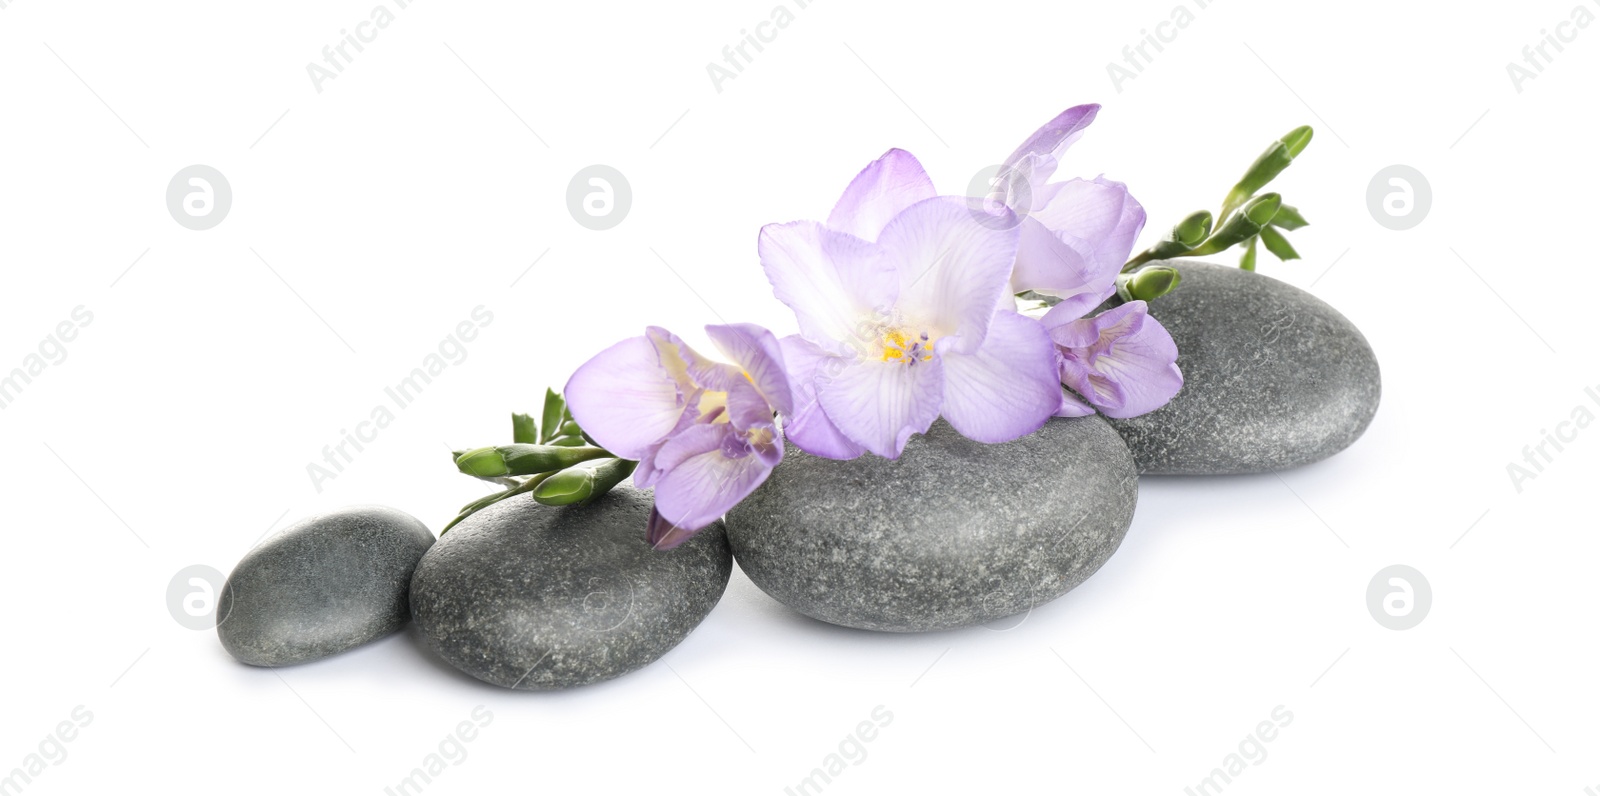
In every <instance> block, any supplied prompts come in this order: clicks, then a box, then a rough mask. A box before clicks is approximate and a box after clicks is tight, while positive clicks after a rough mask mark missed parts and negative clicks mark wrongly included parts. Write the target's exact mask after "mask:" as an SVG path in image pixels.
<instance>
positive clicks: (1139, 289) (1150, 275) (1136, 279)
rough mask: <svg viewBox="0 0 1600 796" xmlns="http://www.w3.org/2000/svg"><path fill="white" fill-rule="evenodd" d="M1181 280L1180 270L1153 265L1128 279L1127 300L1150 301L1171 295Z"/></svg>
mask: <svg viewBox="0 0 1600 796" xmlns="http://www.w3.org/2000/svg"><path fill="white" fill-rule="evenodd" d="M1181 279H1182V276H1181V275H1180V274H1179V273H1178V270H1177V269H1176V268H1171V267H1169V266H1165V265H1152V266H1150V267H1148V268H1142V269H1140V270H1139V271H1138V272H1136V273H1134V274H1133V275H1132V276H1130V277H1128V279H1127V286H1126V288H1127V289H1126V291H1125V293H1126V295H1125V298H1126V299H1128V300H1130V301H1150V300H1151V299H1155V298H1160V297H1161V296H1165V295H1166V294H1168V293H1171V292H1172V290H1173V288H1176V287H1177V286H1178V282H1179V281H1180V280H1181ZM1119 292H1123V291H1119Z"/></svg>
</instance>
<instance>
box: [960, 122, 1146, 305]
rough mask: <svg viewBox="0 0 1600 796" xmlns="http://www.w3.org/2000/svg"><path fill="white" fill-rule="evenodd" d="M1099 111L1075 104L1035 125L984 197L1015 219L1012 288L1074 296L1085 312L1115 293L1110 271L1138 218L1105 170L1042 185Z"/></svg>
mask: <svg viewBox="0 0 1600 796" xmlns="http://www.w3.org/2000/svg"><path fill="white" fill-rule="evenodd" d="M1099 111H1100V106H1099V105H1093V104H1090V105H1078V106H1076V107H1072V108H1068V109H1067V110H1065V111H1062V112H1061V114H1060V115H1059V116H1057V117H1056V118H1054V119H1051V120H1050V121H1049V122H1047V123H1046V124H1045V125H1044V126H1043V127H1041V128H1039V129H1038V130H1037V131H1036V132H1034V134H1033V135H1031V136H1029V137H1028V139H1027V140H1026V141H1024V142H1022V145H1021V146H1019V147H1017V150H1016V151H1015V152H1013V153H1011V156H1010V157H1008V158H1006V160H1005V162H1004V163H1003V164H1001V167H1000V173H999V175H998V176H997V177H996V180H995V188H994V192H993V193H992V194H991V198H992V199H997V200H1000V201H1002V202H1004V204H1005V206H1006V207H1008V208H1010V209H1011V210H1012V211H1013V212H1015V213H1016V214H1017V216H1018V217H1019V218H1020V224H1019V226H1020V228H1021V236H1020V238H1019V243H1018V246H1017V265H1016V269H1015V271H1014V272H1013V273H1012V278H1011V284H1012V289H1013V292H1016V293H1021V292H1023V291H1026V290H1032V291H1034V292H1035V293H1039V294H1042V295H1049V296H1055V297H1057V298H1061V299H1064V300H1075V301H1076V302H1077V303H1078V304H1082V305H1086V306H1083V310H1084V312H1087V311H1088V310H1089V309H1092V308H1093V307H1094V306H1095V305H1097V304H1099V303H1100V302H1102V301H1104V300H1106V299H1107V298H1109V297H1110V296H1111V294H1112V293H1113V292H1114V291H1115V290H1116V278H1117V272H1118V271H1120V270H1121V268H1122V264H1123V263H1125V262H1127V261H1128V255H1129V253H1131V252H1132V251H1133V244H1134V241H1135V239H1137V238H1138V237H1139V232H1140V231H1141V230H1142V229H1144V222H1145V212H1144V207H1143V206H1141V205H1140V204H1139V202H1138V201H1136V200H1135V199H1134V198H1133V196H1132V195H1131V194H1129V193H1128V187H1127V186H1126V185H1124V184H1122V183H1120V182H1115V181H1112V180H1107V179H1106V178H1105V177H1104V175H1102V176H1099V177H1096V178H1094V179H1093V180H1085V179H1081V178H1074V179H1070V180H1066V181H1063V182H1054V183H1052V182H1049V180H1050V178H1051V177H1052V176H1053V175H1054V174H1055V172H1056V168H1057V166H1059V165H1060V158H1061V156H1062V154H1063V153H1064V152H1065V151H1066V150H1067V148H1068V147H1070V146H1071V145H1072V144H1073V143H1074V142H1076V141H1077V140H1078V139H1079V138H1081V137H1083V133H1084V131H1085V130H1087V129H1088V127H1089V125H1090V124H1091V123H1092V122H1093V121H1094V118H1095V115H1096V114H1097V113H1099ZM1079 314H1080V315H1081V314H1082V313H1079Z"/></svg>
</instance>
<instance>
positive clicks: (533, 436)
mask: <svg viewBox="0 0 1600 796" xmlns="http://www.w3.org/2000/svg"><path fill="white" fill-rule="evenodd" d="M511 441H512V442H522V443H527V444H529V445H533V444H536V443H538V442H539V424H538V423H535V422H534V420H533V415H525V414H522V413H521V412H513V413H512V414H511Z"/></svg>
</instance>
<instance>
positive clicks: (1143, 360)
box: [1044, 301, 1183, 417]
mask: <svg viewBox="0 0 1600 796" xmlns="http://www.w3.org/2000/svg"><path fill="white" fill-rule="evenodd" d="M1062 306H1063V305H1061V304H1057V305H1056V307H1055V308H1054V309H1051V310H1050V312H1048V313H1045V316H1044V326H1045V328H1046V329H1048V330H1050V339H1051V340H1052V341H1053V342H1054V343H1055V344H1056V365H1057V367H1058V368H1059V369H1060V372H1061V383H1062V384H1065V385H1066V386H1068V387H1071V388H1072V389H1073V390H1075V391H1077V393H1078V394H1079V395H1081V396H1083V397H1084V398H1085V399H1087V400H1088V402H1089V403H1090V404H1092V405H1093V406H1094V407H1095V408H1097V409H1099V410H1100V411H1101V412H1102V413H1104V414H1105V415H1106V416H1107V417H1138V416H1139V415H1142V414H1145V413H1146V412H1152V411H1155V410H1156V409H1160V408H1161V407H1162V406H1164V405H1166V403H1167V401H1170V400H1172V396H1174V395H1177V394H1178V389H1179V388H1180V387H1182V386H1183V374H1182V373H1181V372H1179V370H1178V366H1177V364H1176V363H1177V359H1178V347H1177V345H1175V344H1174V343H1173V342H1172V336H1171V335H1169V334H1168V333H1167V330H1166V328H1165V327H1163V326H1162V325H1161V323H1160V322H1159V321H1157V320H1156V319H1155V318H1152V317H1150V313H1149V312H1148V308H1147V306H1146V304H1145V303H1144V302H1143V301H1130V302H1128V303H1126V304H1123V305H1121V306H1119V307H1113V308H1112V309H1109V310H1106V311H1105V312H1102V313H1100V314H1099V315H1096V316H1094V317H1093V318H1075V317H1073V316H1074V314H1075V311H1073V310H1071V309H1070V308H1069V309H1068V310H1067V311H1065V312H1058V310H1059V309H1060V308H1061V307H1062ZM1093 412H1094V409H1091V408H1090V407H1089V406H1086V405H1085V404H1083V403H1082V402H1081V401H1079V400H1077V399H1076V398H1074V397H1073V396H1071V395H1070V394H1066V393H1063V395H1062V405H1061V409H1060V410H1059V411H1058V412H1057V414H1058V415H1061V416H1064V417H1079V416H1082V415H1088V414H1092V413H1093Z"/></svg>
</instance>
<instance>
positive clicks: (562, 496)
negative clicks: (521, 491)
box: [533, 467, 594, 506]
mask: <svg viewBox="0 0 1600 796" xmlns="http://www.w3.org/2000/svg"><path fill="white" fill-rule="evenodd" d="M591 497H594V471H593V470H590V469H588V468H585V467H574V468H572V469H571V470H562V471H561V472H559V473H556V474H555V475H552V476H550V477H549V478H546V479H544V482H543V483H540V484H539V486H538V487H536V488H535V489H534V490H533V499H534V500H537V501H539V502H540V503H543V504H544V505H546V506H570V505H572V504H573V503H582V502H583V501H585V500H588V499H589V498H591Z"/></svg>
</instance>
